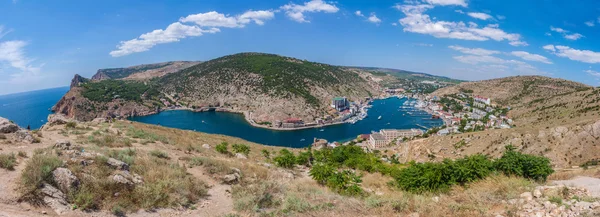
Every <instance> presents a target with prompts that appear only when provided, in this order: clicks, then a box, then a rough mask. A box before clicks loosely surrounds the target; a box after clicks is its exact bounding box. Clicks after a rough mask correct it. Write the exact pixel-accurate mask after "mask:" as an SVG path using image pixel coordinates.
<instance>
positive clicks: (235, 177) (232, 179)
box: [222, 173, 241, 185]
mask: <svg viewBox="0 0 600 217" xmlns="http://www.w3.org/2000/svg"><path fill="white" fill-rule="evenodd" d="M240 178H241V177H240V175H239V174H237V173H233V174H229V175H225V176H223V178H222V180H223V183H225V184H228V185H231V184H235V183H238V182H239V181H240Z"/></svg>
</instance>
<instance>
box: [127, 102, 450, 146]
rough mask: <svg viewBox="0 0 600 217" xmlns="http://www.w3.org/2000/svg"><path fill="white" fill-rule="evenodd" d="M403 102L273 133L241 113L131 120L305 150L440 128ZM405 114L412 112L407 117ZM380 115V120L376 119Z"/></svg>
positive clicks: (170, 113) (169, 114)
mask: <svg viewBox="0 0 600 217" xmlns="http://www.w3.org/2000/svg"><path fill="white" fill-rule="evenodd" d="M406 100H407V99H404V98H403V99H399V98H395V97H393V98H389V99H384V100H376V101H374V102H373V104H372V105H373V107H372V108H371V109H369V112H368V114H369V116H368V117H367V118H366V119H364V120H362V121H359V122H357V123H355V124H340V125H333V126H327V127H323V128H314V129H303V130H294V131H276V130H269V129H264V128H258V127H253V126H252V125H250V124H248V122H246V120H245V119H244V117H243V115H241V114H234V113H224V112H191V111H181V110H176V111H165V112H161V113H159V114H155V115H150V116H143V117H133V118H131V120H133V121H138V122H143V123H148V124H160V125H161V126H166V127H172V128H179V129H185V130H195V131H199V132H205V133H212V134H223V135H228V136H233V137H239V138H242V139H245V140H248V141H251V142H255V143H260V144H264V145H273V146H284V147H295V148H300V147H307V146H309V145H310V144H312V142H313V139H314V138H321V139H326V140H328V141H330V142H331V141H347V140H349V139H353V138H356V136H358V135H360V134H368V133H371V131H379V130H381V129H411V128H419V129H424V128H422V127H426V128H430V127H433V126H440V125H442V121H441V120H432V119H431V115H429V114H427V113H425V112H423V111H419V110H416V109H408V110H406V109H400V107H401V106H402V105H403V103H404V102H405V101H406ZM408 112H410V113H412V115H411V114H409V113H408ZM379 116H382V118H381V120H378V118H377V117H379Z"/></svg>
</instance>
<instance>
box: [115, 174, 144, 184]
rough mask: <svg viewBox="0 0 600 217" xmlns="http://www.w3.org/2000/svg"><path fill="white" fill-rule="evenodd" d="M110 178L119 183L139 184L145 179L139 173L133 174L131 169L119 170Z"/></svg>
mask: <svg viewBox="0 0 600 217" xmlns="http://www.w3.org/2000/svg"><path fill="white" fill-rule="evenodd" d="M110 179H111V180H112V181H113V182H115V183H119V184H123V185H137V184H142V183H143V182H144V181H143V180H142V177H141V176H140V175H138V174H135V173H134V174H131V173H129V171H119V172H117V173H115V174H114V175H112V176H110Z"/></svg>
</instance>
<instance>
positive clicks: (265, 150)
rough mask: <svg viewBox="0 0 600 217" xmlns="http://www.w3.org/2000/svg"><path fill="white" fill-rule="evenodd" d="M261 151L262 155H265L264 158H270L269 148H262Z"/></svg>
mask: <svg viewBox="0 0 600 217" xmlns="http://www.w3.org/2000/svg"><path fill="white" fill-rule="evenodd" d="M261 153H262V155H263V157H265V158H266V159H271V152H269V150H267V149H263V150H262V151H261Z"/></svg>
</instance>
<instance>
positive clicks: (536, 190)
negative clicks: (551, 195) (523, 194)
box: [533, 189, 542, 198]
mask: <svg viewBox="0 0 600 217" xmlns="http://www.w3.org/2000/svg"><path fill="white" fill-rule="evenodd" d="M533 196H534V197H535V198H540V197H542V192H541V191H540V190H539V189H535V190H533Z"/></svg>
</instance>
